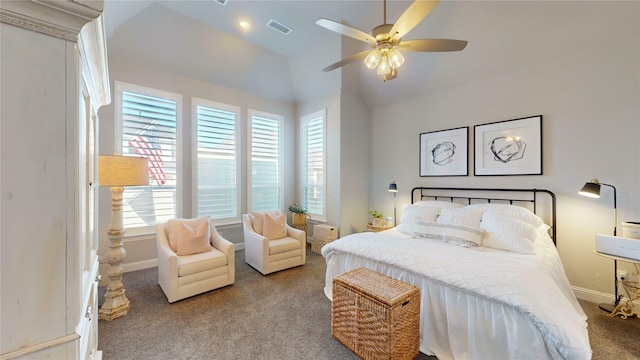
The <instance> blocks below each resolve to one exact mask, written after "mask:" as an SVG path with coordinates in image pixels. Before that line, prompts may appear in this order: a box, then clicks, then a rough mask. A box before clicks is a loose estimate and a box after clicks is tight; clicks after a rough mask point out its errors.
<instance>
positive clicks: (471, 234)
mask: <svg viewBox="0 0 640 360" xmlns="http://www.w3.org/2000/svg"><path fill="white" fill-rule="evenodd" d="M484 233H485V231H484V229H481V228H478V227H470V226H462V225H452V224H442V223H437V222H431V221H418V223H417V225H416V232H415V235H416V236H419V237H422V238H427V239H435V240H442V241H444V242H447V243H451V244H455V245H458V246H464V247H476V246H479V245H480V243H481V242H482V236H483V235H484Z"/></svg>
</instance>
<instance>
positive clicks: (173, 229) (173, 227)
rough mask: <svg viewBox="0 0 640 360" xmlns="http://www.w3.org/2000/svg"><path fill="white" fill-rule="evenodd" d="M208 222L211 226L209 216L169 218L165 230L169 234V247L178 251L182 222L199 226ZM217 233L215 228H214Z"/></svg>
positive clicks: (192, 226)
mask: <svg viewBox="0 0 640 360" xmlns="http://www.w3.org/2000/svg"><path fill="white" fill-rule="evenodd" d="M203 222H204V223H207V226H209V217H208V216H203V217H201V218H197V219H169V220H168V221H167V224H166V225H165V232H166V234H167V239H168V240H169V247H170V248H171V250H173V252H178V238H179V237H180V232H181V231H182V226H181V224H182V223H185V224H187V225H188V226H189V227H191V228H192V229H193V228H197V227H198V226H200V225H201V224H202V223H203ZM212 232H214V235H215V230H212Z"/></svg>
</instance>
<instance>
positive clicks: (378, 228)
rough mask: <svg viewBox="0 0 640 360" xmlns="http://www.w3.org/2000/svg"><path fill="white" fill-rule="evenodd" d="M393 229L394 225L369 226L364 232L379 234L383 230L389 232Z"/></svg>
mask: <svg viewBox="0 0 640 360" xmlns="http://www.w3.org/2000/svg"><path fill="white" fill-rule="evenodd" d="M391 228H393V225H382V226H373V225H371V224H367V228H366V229H364V232H378V231H383V230H389V229H391Z"/></svg>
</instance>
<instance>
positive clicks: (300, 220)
mask: <svg viewBox="0 0 640 360" xmlns="http://www.w3.org/2000/svg"><path fill="white" fill-rule="evenodd" d="M289 211H291V212H292V215H291V220H292V221H293V225H294V226H296V225H306V224H307V218H309V219H311V215H309V210H307V208H306V207H304V206H302V205H298V204H293V205H289Z"/></svg>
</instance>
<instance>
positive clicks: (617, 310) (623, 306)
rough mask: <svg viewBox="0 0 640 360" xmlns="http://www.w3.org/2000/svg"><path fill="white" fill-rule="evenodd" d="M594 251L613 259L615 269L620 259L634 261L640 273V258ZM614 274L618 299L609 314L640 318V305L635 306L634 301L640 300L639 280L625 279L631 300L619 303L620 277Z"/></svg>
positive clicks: (624, 283) (624, 284)
mask: <svg viewBox="0 0 640 360" xmlns="http://www.w3.org/2000/svg"><path fill="white" fill-rule="evenodd" d="M593 252H594V253H595V254H597V255H600V256H603V257H606V258H609V259H612V260H613V261H614V264H616V266H615V269H617V262H618V261H625V262H629V263H632V264H633V265H634V266H635V268H636V275H638V274H640V260H636V259H631V258H626V257H622V256H616V255H609V254H605V253H601V252H598V251H596V250H593ZM614 275H616V300H615V303H614V304H615V307H614V308H613V310H612V311H611V314H609V315H607V316H610V317H614V316H618V315H620V316H621V317H622V318H623V319H626V318H627V317H629V316H634V315H635V316H636V317H638V318H640V310H639V309H640V307H636V306H634V301H636V300H640V285H639V284H638V282H637V281H623V282H622V286H623V287H624V288H625V290H626V291H627V293H628V294H629V300H627V301H625V302H623V303H619V302H618V301H619V300H618V298H617V296H618V294H617V293H618V291H617V283H618V278H617V274H614Z"/></svg>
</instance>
